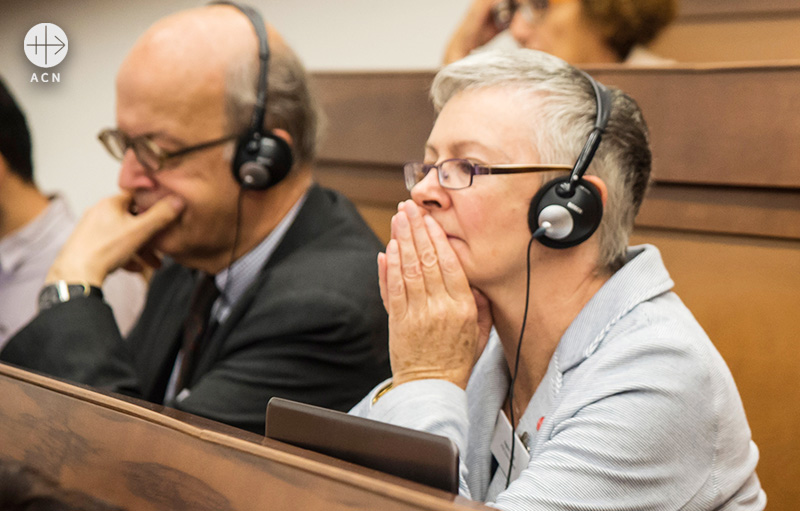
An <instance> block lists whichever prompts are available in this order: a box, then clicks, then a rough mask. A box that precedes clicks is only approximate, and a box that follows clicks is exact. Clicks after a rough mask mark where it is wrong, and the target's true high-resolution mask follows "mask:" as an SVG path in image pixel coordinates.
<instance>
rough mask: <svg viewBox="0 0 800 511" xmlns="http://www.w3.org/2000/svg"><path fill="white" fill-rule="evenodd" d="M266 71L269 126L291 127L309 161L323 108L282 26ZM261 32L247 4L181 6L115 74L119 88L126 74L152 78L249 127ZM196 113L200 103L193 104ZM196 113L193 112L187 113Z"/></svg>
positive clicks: (271, 36)
mask: <svg viewBox="0 0 800 511" xmlns="http://www.w3.org/2000/svg"><path fill="white" fill-rule="evenodd" d="M267 33H268V41H269V47H270V64H269V72H268V79H267V82H268V92H267V116H266V119H265V126H264V129H265V131H270V130H273V129H283V130H285V131H286V132H288V133H289V135H290V137H291V139H292V140H291V142H292V151H293V153H294V156H295V161H297V162H298V163H300V164H306V163H310V162H311V161H312V160H313V158H314V156H315V153H316V144H317V140H318V138H319V135H318V130H319V128H318V125H319V111H318V107H317V105H316V102H315V100H314V98H313V97H312V95H311V93H310V91H309V86H308V77H307V74H306V71H305V69H304V67H303V65H302V63H301V62H300V61H299V59H298V58H297V56H296V55H295V54H294V52H293V51H292V50H291V48H289V47H288V46H287V45H286V42H285V41H284V40H283V38H282V37H281V36H280V35H279V34H278V32H277V31H276V30H275V29H274V28H272V27H271V26H270V27H268V30H267ZM259 66H260V62H259V58H258V37H257V35H256V32H255V29H254V27H253V25H252V23H251V22H250V20H249V19H248V18H247V16H245V15H244V13H242V12H241V11H239V10H238V9H237V8H235V7H232V6H228V5H211V6H205V7H200V8H196V9H191V10H187V11H182V12H179V13H176V14H173V15H171V16H168V17H166V18H163V19H161V20H159V21H158V22H157V23H156V24H154V25H153V26H152V27H151V28H150V29H149V30H148V31H147V32H145V34H144V35H142V36H141V37H140V38H139V40H138V41H137V42H136V44H135V45H134V47H133V49H132V50H131V52H130V53H129V55H128V56H127V58H126V59H125V61H124V62H123V64H122V67H121V68H120V72H119V75H118V77H117V87H118V90H119V89H120V88H121V87H124V86H125V82H126V81H138V82H139V83H141V82H142V81H147V80H152V81H153V82H154V83H150V84H147V85H150V86H151V87H149V88H151V90H156V89H158V90H160V91H161V93H162V94H163V95H164V96H165V99H166V98H168V97H172V98H175V99H177V98H181V97H183V98H186V97H194V98H195V101H196V102H197V103H198V104H197V105H191V104H186V105H184V107H185V108H186V109H187V110H194V109H195V108H201V109H203V110H204V111H208V110H211V111H213V112H211V115H212V116H213V117H217V116H216V114H217V113H218V111H219V112H221V113H222V115H223V117H224V119H225V123H226V131H227V132H229V133H244V132H245V131H246V130H247V128H248V127H249V126H250V122H251V119H252V112H253V107H254V105H255V102H256V91H257V81H258V70H259ZM194 111H195V112H197V111H198V110H194ZM186 113H187V114H190V113H191V112H190V111H187V112H186Z"/></svg>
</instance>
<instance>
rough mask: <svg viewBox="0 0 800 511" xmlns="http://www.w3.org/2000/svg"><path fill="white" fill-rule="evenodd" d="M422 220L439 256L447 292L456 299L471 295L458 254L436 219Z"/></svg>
mask: <svg viewBox="0 0 800 511" xmlns="http://www.w3.org/2000/svg"><path fill="white" fill-rule="evenodd" d="M424 222H425V226H426V227H427V230H428V233H429V235H430V238H431V241H432V243H433V246H434V248H435V249H436V254H437V255H438V258H439V268H440V271H441V278H442V282H443V283H444V287H445V288H446V289H447V293H448V294H449V295H450V296H451V297H452V298H453V299H457V300H463V299H465V298H466V297H469V296H471V291H470V288H469V281H467V276H466V275H465V274H464V269H463V268H462V267H461V262H460V261H459V260H458V256H456V253H455V252H454V251H453V247H451V246H450V242H449V241H447V235H446V234H445V233H444V231H443V230H442V228H441V226H440V225H439V224H438V223H437V222H436V220H434V219H433V218H431V217H430V216H426V217H425V218H424Z"/></svg>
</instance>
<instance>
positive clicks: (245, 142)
mask: <svg viewBox="0 0 800 511" xmlns="http://www.w3.org/2000/svg"><path fill="white" fill-rule="evenodd" d="M211 5H230V6H231V7H235V8H236V9H238V10H240V11H241V12H242V13H243V14H244V15H245V16H247V19H249V20H250V23H252V25H253V28H255V31H256V35H257V36H258V60H259V70H258V92H257V96H256V104H255V106H254V107H253V118H252V120H251V121H250V127H249V128H248V130H247V133H246V134H245V135H244V136H242V137H241V138H240V139H239V140H238V141H237V142H236V154H235V156H234V158H233V167H232V168H231V170H232V171H233V177H234V178H235V179H236V181H238V182H239V184H241V185H242V188H244V189H247V190H266V189H267V188H269V187H271V186H273V185H275V184H277V183H278V182H280V181H281V180H282V179H283V178H284V177H286V175H287V174H288V173H289V170H291V168H292V163H293V157H292V150H291V148H290V147H289V144H288V143H287V142H286V141H285V140H283V139H282V138H280V137H277V136H275V135H273V134H272V133H264V132H263V127H264V117H266V114H267V71H268V69H269V43H268V42H267V29H266V26H265V25H264V19H263V18H262V17H261V15H260V14H259V13H258V11H256V10H255V9H253V8H252V7H250V6H247V5H240V4H237V3H234V2H213V3H212V4H211Z"/></svg>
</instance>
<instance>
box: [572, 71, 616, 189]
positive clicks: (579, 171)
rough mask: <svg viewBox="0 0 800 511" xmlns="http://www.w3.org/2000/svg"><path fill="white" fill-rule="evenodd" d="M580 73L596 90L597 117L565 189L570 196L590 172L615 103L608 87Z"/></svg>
mask: <svg viewBox="0 0 800 511" xmlns="http://www.w3.org/2000/svg"><path fill="white" fill-rule="evenodd" d="M578 72H579V73H581V74H582V75H583V76H584V77H585V78H586V79H587V80H588V81H589V84H590V85H591V86H592V89H593V90H594V97H595V104H596V105H597V114H596V115H595V120H594V128H593V129H592V132H591V133H589V138H588V139H587V140H586V143H585V144H584V146H583V149H582V150H581V153H580V155H579V156H578V159H577V160H576V161H575V165H574V166H573V167H572V173H571V174H570V176H569V182H568V184H566V188H565V189H564V191H565V192H566V193H568V194H570V195H571V194H572V192H574V190H575V184H576V183H577V182H578V181H580V180H581V179H582V178H583V175H584V174H585V173H586V170H588V168H589V164H590V163H591V162H592V159H593V158H594V153H595V152H597V148H598V146H599V145H600V141H601V140H602V138H603V133H604V132H605V130H606V126H607V125H608V119H609V117H610V116H611V103H612V101H613V98H612V96H611V91H610V90H608V87H606V86H605V85H603V84H602V83H600V82H598V81H597V80H595V79H594V78H592V76H591V75H589V74H588V73H586V72H585V71H581V70H580V69H579V70H578Z"/></svg>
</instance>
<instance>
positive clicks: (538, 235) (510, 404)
mask: <svg viewBox="0 0 800 511" xmlns="http://www.w3.org/2000/svg"><path fill="white" fill-rule="evenodd" d="M550 227H551V225H550V223H549V222H542V225H541V227H539V228H538V229H536V230H535V231H534V232H533V235H532V236H531V240H530V241H529V242H528V257H527V272H526V273H527V277H526V278H525V282H526V284H525V312H524V314H523V316H522V327H521V328H520V329H519V340H518V341H517V354H516V357H515V360H514V374H513V375H511V384H510V385H509V387H508V408H509V411H510V412H511V413H510V415H511V454H510V456H509V461H508V471H507V472H506V488H508V485H509V484H511V469H512V467H513V466H514V446H515V444H516V442H515V441H514V439H515V437H516V435H517V425H516V424H515V423H514V384H515V383H516V382H517V373H518V372H519V355H520V351H521V349H522V338H523V336H524V335H525V325H526V324H527V323H528V305H529V304H530V298H531V245H533V240H536V239H539V238H541V237H542V236H544V235H545V233H546V232H547V229H549V228H550Z"/></svg>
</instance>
